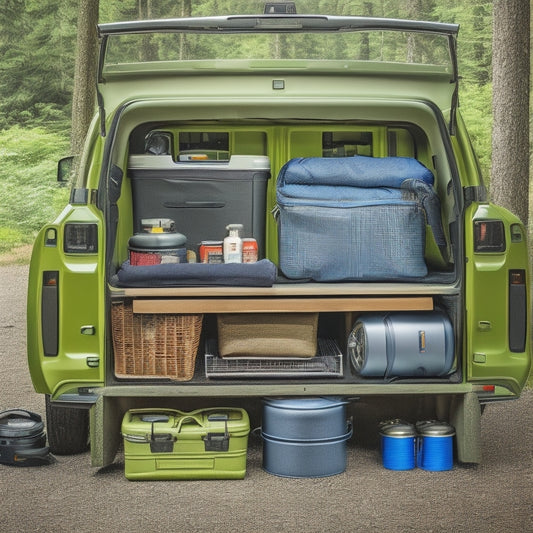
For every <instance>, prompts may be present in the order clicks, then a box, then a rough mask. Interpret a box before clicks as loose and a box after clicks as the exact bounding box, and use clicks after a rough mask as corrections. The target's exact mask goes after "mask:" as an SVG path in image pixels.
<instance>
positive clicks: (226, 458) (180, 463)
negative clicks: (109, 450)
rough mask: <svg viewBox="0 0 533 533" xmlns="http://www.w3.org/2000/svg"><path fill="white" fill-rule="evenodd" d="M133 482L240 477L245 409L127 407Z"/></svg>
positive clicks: (245, 439) (127, 443)
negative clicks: (187, 410)
mask: <svg viewBox="0 0 533 533" xmlns="http://www.w3.org/2000/svg"><path fill="white" fill-rule="evenodd" d="M121 431H122V436H123V438H124V460H125V474H126V478H127V479H131V480H140V479H146V480H157V479H242V478H244V476H245V474H246V454H247V448H248V434H249V433H250V420H249V418H248V413H246V411H245V410H244V409H239V408H233V407H228V408H226V407H215V408H208V409H197V410H196V411H191V412H183V411H178V410H175V409H160V408H146V409H131V410H129V411H128V412H127V413H126V414H125V416H124V419H123V421H122V428H121Z"/></svg>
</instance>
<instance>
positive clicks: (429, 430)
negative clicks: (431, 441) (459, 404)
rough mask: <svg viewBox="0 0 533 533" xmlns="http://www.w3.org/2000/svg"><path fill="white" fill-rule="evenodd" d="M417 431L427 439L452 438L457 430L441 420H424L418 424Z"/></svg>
mask: <svg viewBox="0 0 533 533" xmlns="http://www.w3.org/2000/svg"><path fill="white" fill-rule="evenodd" d="M416 430H417V431H418V433H419V434H420V435H422V436H426V437H450V436H452V435H455V428H454V427H453V426H451V425H450V424H448V423H447V422H441V421H439V420H423V421H421V422H417V423H416Z"/></svg>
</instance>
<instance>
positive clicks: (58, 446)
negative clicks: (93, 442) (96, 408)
mask: <svg viewBox="0 0 533 533" xmlns="http://www.w3.org/2000/svg"><path fill="white" fill-rule="evenodd" d="M45 402H46V432H47V436H48V446H49V447H50V451H51V452H52V453H54V454H57V455H74V454H77V453H83V452H86V451H87V450H88V449H89V410H88V409H77V408H73V407H62V406H57V405H54V404H53V403H52V401H51V400H50V396H48V395H46V396H45Z"/></svg>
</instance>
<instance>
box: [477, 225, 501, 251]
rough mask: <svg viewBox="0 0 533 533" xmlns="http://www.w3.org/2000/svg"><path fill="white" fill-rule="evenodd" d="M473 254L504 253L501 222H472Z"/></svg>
mask: <svg viewBox="0 0 533 533" xmlns="http://www.w3.org/2000/svg"><path fill="white" fill-rule="evenodd" d="M474 252H476V253H495V252H505V226H504V224H503V222H502V221H501V220H476V221H474Z"/></svg>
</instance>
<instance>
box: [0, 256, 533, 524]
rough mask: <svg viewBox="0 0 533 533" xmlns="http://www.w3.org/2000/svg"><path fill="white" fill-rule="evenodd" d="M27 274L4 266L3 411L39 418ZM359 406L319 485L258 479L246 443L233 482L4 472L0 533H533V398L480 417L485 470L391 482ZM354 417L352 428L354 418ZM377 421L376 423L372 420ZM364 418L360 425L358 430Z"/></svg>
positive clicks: (256, 453)
mask: <svg viewBox="0 0 533 533" xmlns="http://www.w3.org/2000/svg"><path fill="white" fill-rule="evenodd" d="M27 272H28V267H27V266H2V267H0V295H1V299H0V302H1V305H0V361H1V364H0V379H1V383H2V387H1V388H0V410H3V409H7V408H13V407H23V408H26V409H29V410H32V411H35V412H37V413H39V414H41V415H42V416H43V417H44V400H43V398H42V396H41V395H38V394H36V393H35V392H34V391H33V387H32V385H31V382H30V378H29V373H28V369H27V364H26V353H25V350H26V347H25V332H26V326H25V306H26V278H27ZM365 408H366V406H365V405H364V403H362V404H360V405H358V406H357V407H356V418H355V428H356V435H355V436H354V438H353V439H352V440H351V441H350V442H349V444H348V457H347V469H346V472H344V473H343V474H339V475H336V476H332V477H328V478H322V479H286V478H281V477H276V476H272V475H270V474H267V473H266V472H264V471H263V470H262V468H261V442H260V441H259V439H258V438H257V437H251V438H250V445H249V451H248V463H247V474H246V478H245V479H244V480H237V481H183V482H179V481H159V482H131V481H127V480H126V479H125V477H124V462H123V456H122V455H121V454H120V453H119V455H118V456H117V458H116V461H115V463H114V464H113V465H111V466H110V467H107V468H104V469H95V468H93V467H91V466H90V457H89V454H88V453H87V454H81V455H75V456H62V457H57V462H56V463H55V464H53V465H50V466H43V467H35V468H17V467H10V466H0V502H2V505H1V510H0V529H1V531H2V532H4V533H10V532H15V531H17V532H19V531H32V532H62V533H63V532H80V533H82V532H87V533H89V532H95V531H106V532H111V531H116V532H120V531H128V532H130V533H136V532H139V533H141V532H142V533H145V532H147V531H148V532H151V531H163V532H165V531H169V532H170V531H172V532H174V531H180V530H181V531H183V530H185V531H188V532H195V531H202V532H224V533H230V532H239V533H240V532H242V531H247V532H250V533H253V532H264V533H269V532H276V533H279V532H282V531H283V532H285V531H292V532H300V531H301V532H305V533H313V532H316V533H324V532H365V533H366V532H369V533H373V532H387V533H394V532H402V533H403V532H411V531H416V532H418V531H420V532H426V533H429V532H447V531H453V532H454V533H461V532H469V533H472V532H474V533H475V532H483V533H502V532H507V533H514V532H516V533H518V532H520V533H522V532H527V531H533V521H532V511H533V490H532V486H533V485H532V481H533V479H532V474H533V439H532V436H533V432H532V426H533V416H532V413H533V391H527V392H526V393H524V395H523V396H522V398H521V399H520V400H518V401H514V402H505V403H501V404H496V405H490V406H488V407H487V409H486V411H485V414H484V415H483V420H482V439H483V463H482V464H481V465H479V466H477V467H473V466H470V467H465V466H459V465H456V466H455V467H454V469H453V470H452V471H448V472H425V471H422V470H412V471H408V472H393V471H389V470H385V469H384V468H383V467H382V466H381V463H380V453H379V449H378V446H377V439H375V438H367V439H365V438H363V435H364V434H365V427H366V426H365V425H366V423H367V422H368V420H369V419H371V418H372V416H373V414H374V413H371V414H370V415H368V412H367V411H365ZM358 410H359V413H360V416H359V417H358V415H357V411H358ZM376 416H377V415H376ZM365 418H366V419H367V420H365Z"/></svg>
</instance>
